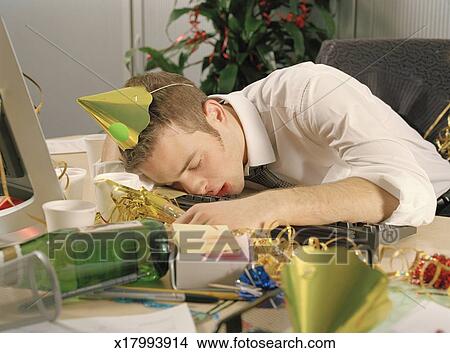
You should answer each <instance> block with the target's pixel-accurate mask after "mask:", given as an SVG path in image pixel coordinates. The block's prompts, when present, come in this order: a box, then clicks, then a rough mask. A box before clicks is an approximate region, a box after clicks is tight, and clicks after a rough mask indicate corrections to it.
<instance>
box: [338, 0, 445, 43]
mask: <svg viewBox="0 0 450 353" xmlns="http://www.w3.org/2000/svg"><path fill="white" fill-rule="evenodd" d="M337 3H338V6H339V10H338V37H339V38H407V37H410V36H411V35H413V34H414V33H415V32H417V31H418V30H419V29H421V28H422V27H423V29H421V30H420V31H419V32H417V33H416V34H415V35H414V38H447V39H449V38H450V0H337Z"/></svg>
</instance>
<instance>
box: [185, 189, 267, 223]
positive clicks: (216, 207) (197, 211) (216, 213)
mask: <svg viewBox="0 0 450 353" xmlns="http://www.w3.org/2000/svg"><path fill="white" fill-rule="evenodd" d="M263 195H264V193H262V194H258V195H254V196H250V197H247V198H244V199H239V200H231V201H219V202H213V203H199V204H197V205H194V206H192V207H191V208H190V209H189V210H188V211H187V212H186V213H185V214H184V215H183V216H181V217H179V218H178V219H177V220H176V223H188V224H211V225H227V226H228V227H229V228H230V229H238V228H254V229H262V228H263V226H264V225H266V226H268V225H270V223H271V222H273V221H274V217H273V215H272V213H273V212H272V211H273V210H272V209H271V207H270V203H268V202H264V201H263V198H264V196H263ZM261 196H262V197H261Z"/></svg>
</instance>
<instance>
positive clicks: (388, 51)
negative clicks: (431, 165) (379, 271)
mask: <svg viewBox="0 0 450 353" xmlns="http://www.w3.org/2000/svg"><path fill="white" fill-rule="evenodd" d="M316 63H318V64H327V65H330V66H333V67H336V68H338V69H340V70H342V71H344V72H346V73H347V74H349V75H350V76H353V77H354V78H356V79H358V80H359V81H360V82H362V83H364V84H365V85H367V86H368V87H369V88H370V90H371V91H372V93H373V94H374V95H376V96H377V97H378V98H380V99H381V100H382V101H384V102H385V103H387V104H389V105H390V106H391V107H392V108H393V109H394V110H395V111H396V112H397V113H398V114H399V115H401V116H402V117H403V119H405V121H406V122H407V123H408V124H409V125H410V126H411V127H413V128H414V129H416V130H417V131H418V132H419V133H420V134H421V135H422V136H424V135H425V132H427V130H428V128H429V127H430V126H431V125H432V124H433V122H434V121H435V120H436V118H437V117H438V116H439V114H440V113H441V112H442V111H443V110H444V108H445V107H446V106H447V105H448V103H449V101H450V40H446V39H408V40H405V39H347V40H327V41H325V42H323V43H322V47H321V49H320V52H319V54H318V56H317V58H316ZM445 116H447V115H445ZM446 126H447V119H446V118H445V117H444V118H443V119H442V120H441V121H440V122H439V124H437V125H436V126H435V127H434V128H433V130H432V131H431V133H429V134H428V136H427V137H426V139H427V140H428V141H430V142H432V143H435V140H436V137H437V135H438V133H439V131H441V130H442V129H443V128H444V127H446ZM447 194H448V195H447ZM444 196H445V197H446V198H445V197H444ZM443 197H444V198H443ZM439 202H440V203H441V204H442V202H445V203H444V204H442V205H440V204H439ZM439 205H440V206H439ZM437 214H439V215H442V216H447V217H450V193H446V194H445V195H443V196H442V197H441V198H440V199H439V200H438V210H437Z"/></svg>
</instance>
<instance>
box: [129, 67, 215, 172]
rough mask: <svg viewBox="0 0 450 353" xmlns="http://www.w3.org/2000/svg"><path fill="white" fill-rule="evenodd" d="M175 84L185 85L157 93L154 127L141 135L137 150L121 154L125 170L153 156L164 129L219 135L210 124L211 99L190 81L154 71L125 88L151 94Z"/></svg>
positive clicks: (152, 115)
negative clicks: (207, 116)
mask: <svg viewBox="0 0 450 353" xmlns="http://www.w3.org/2000/svg"><path fill="white" fill-rule="evenodd" d="M171 83H185V84H188V85H192V86H193V87H189V86H185V85H180V86H171V87H167V88H165V89H162V90H159V91H157V92H155V93H154V94H153V102H152V103H151V104H150V107H149V114H150V124H149V125H148V126H147V127H146V128H145V130H144V131H142V132H141V133H140V135H139V142H138V144H137V145H136V146H135V147H134V148H133V149H127V150H125V151H121V153H122V157H123V161H124V163H125V169H126V170H128V171H133V170H135V169H136V168H137V167H138V166H139V165H140V164H141V163H142V162H144V161H145V160H146V159H147V158H148V157H149V156H150V155H151V153H152V149H153V147H154V145H155V143H156V141H157V138H158V133H159V132H160V131H161V129H162V127H167V126H170V125H176V126H177V127H179V128H181V129H182V130H184V131H185V132H187V133H193V132H195V131H203V132H206V133H209V134H212V135H215V136H216V137H218V138H219V139H220V135H219V134H218V132H217V131H216V130H215V129H214V128H213V127H211V125H209V124H208V122H207V121H206V119H205V113H204V111H203V104H204V103H205V101H206V100H207V99H208V97H207V96H206V95H205V93H203V92H202V91H201V90H200V89H198V88H197V87H195V85H194V83H193V82H192V81H190V80H188V79H187V78H185V77H183V76H181V75H178V74H174V73H170V72H164V71H160V72H150V73H146V74H144V75H139V76H134V77H132V78H130V79H129V80H128V81H127V82H126V84H125V87H133V86H144V87H145V88H146V89H147V91H148V92H151V91H153V90H155V89H157V88H160V87H162V86H166V85H169V84H171Z"/></svg>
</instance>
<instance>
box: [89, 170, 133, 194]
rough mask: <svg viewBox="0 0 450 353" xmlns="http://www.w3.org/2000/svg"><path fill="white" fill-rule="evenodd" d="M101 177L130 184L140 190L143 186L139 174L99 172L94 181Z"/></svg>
mask: <svg viewBox="0 0 450 353" xmlns="http://www.w3.org/2000/svg"><path fill="white" fill-rule="evenodd" d="M101 179H108V180H112V181H115V182H116V183H118V184H121V185H125V186H128V187H129V188H133V189H136V190H139V189H140V188H141V182H140V181H139V175H137V174H133V173H127V172H117V173H103V174H99V175H97V176H96V177H95V178H94V183H95V182H96V181H98V180H101Z"/></svg>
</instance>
